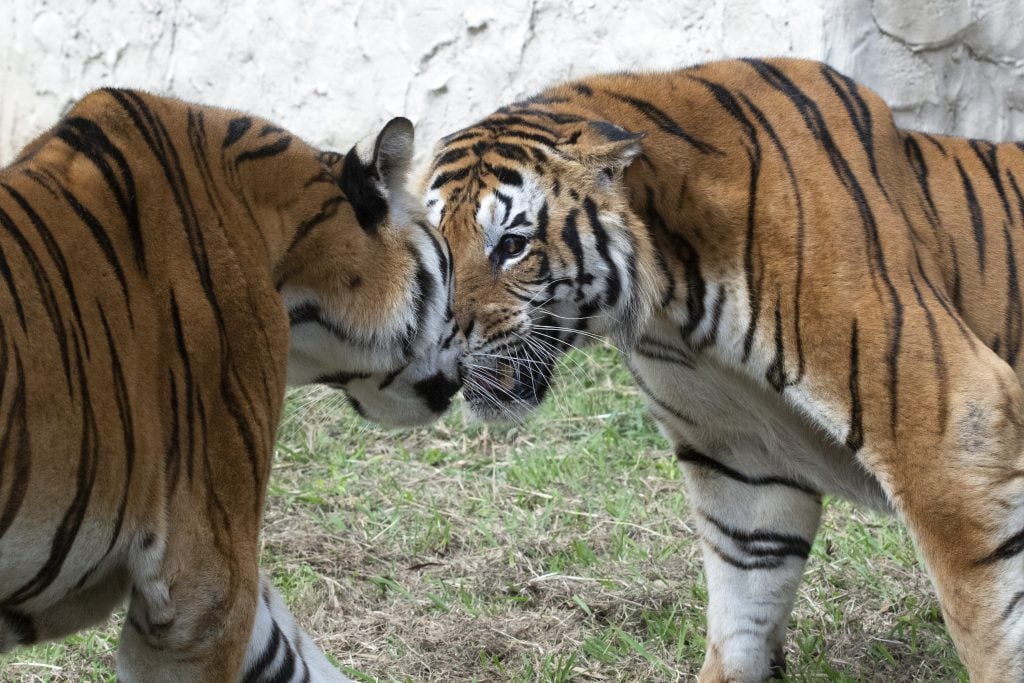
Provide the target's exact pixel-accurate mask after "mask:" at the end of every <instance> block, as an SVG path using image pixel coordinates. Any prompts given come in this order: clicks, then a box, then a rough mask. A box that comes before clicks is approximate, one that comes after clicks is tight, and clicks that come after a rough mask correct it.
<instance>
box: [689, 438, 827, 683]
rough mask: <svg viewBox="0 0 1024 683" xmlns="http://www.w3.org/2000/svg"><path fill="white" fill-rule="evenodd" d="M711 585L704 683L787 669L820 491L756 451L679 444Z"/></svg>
mask: <svg viewBox="0 0 1024 683" xmlns="http://www.w3.org/2000/svg"><path fill="white" fill-rule="evenodd" d="M677 453H678V456H679V459H680V461H681V462H682V463H683V466H684V473H685V478H686V482H687V489H688V492H689V498H690V503H691V507H692V508H693V513H694V517H695V519H696V522H697V529H698V531H699V534H700V538H701V547H702V550H703V555H704V568H705V573H706V575H707V584H708V612H707V613H708V624H707V629H708V630H707V653H706V657H705V661H704V666H703V668H702V669H701V672H700V676H699V678H698V680H699V681H700V683H725V682H726V681H729V682H730V683H740V682H744V683H746V682H758V681H763V680H765V679H767V678H771V677H778V676H780V675H781V674H782V673H783V672H784V671H785V659H784V656H783V647H784V644H785V639H786V626H787V624H788V621H789V615H790V612H791V611H792V608H793V601H794V598H795V596H796V590H797V586H798V585H799V583H800V579H801V576H802V574H803V569H804V564H805V563H806V560H807V556H808V554H809V553H810V549H811V545H812V543H813V542H814V537H815V535H816V534H817V530H818V522H819V520H820V518H821V498H820V496H819V495H818V494H817V492H816V491H814V490H812V489H811V488H810V487H808V486H805V485H804V484H802V483H801V482H798V481H795V480H789V479H787V478H785V477H779V476H775V475H774V474H772V473H769V472H767V471H762V470H761V469H759V468H763V467H764V464H762V463H763V462H764V461H763V459H762V458H760V457H758V455H759V454H757V453H741V452H738V451H736V450H735V449H729V450H723V451H722V452H715V453H714V454H713V455H706V454H704V453H700V452H697V451H694V450H691V449H688V448H685V447H681V448H679V449H678V450H677Z"/></svg>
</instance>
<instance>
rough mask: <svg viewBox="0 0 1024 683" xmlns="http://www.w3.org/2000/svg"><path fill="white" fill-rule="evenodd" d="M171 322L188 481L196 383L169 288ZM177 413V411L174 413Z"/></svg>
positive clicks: (192, 459) (193, 445)
mask: <svg viewBox="0 0 1024 683" xmlns="http://www.w3.org/2000/svg"><path fill="white" fill-rule="evenodd" d="M170 309H171V324H172V326H173V328H174V342H175V349H176V350H177V352H178V362H179V363H181V369H182V374H183V375H184V377H183V379H184V386H183V387H182V390H183V391H184V393H185V425H186V427H187V429H188V432H187V441H186V444H185V453H186V454H188V463H187V468H188V470H187V471H188V478H189V481H192V479H193V478H194V476H195V469H194V468H195V453H196V449H197V444H196V422H197V421H196V405H197V403H196V400H197V396H196V383H195V378H194V377H193V374H192V361H191V355H190V354H189V352H188V345H187V344H186V342H185V330H184V326H183V325H182V321H181V309H180V308H179V307H178V299H177V296H176V295H175V293H174V290H173V289H171V296H170ZM176 414H177V413H176Z"/></svg>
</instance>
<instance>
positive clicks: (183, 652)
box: [117, 529, 259, 683]
mask: <svg viewBox="0 0 1024 683" xmlns="http://www.w3.org/2000/svg"><path fill="white" fill-rule="evenodd" d="M208 531H209V530H208V529H203V530H199V529H192V530H191V532H187V533H180V534H174V535H172V541H171V542H170V543H168V546H167V554H166V556H165V557H164V558H162V560H161V562H160V564H159V571H158V572H154V573H153V574H151V575H150V576H144V575H143V573H144V572H145V565H144V564H142V563H139V564H140V566H141V567H142V569H141V571H138V572H137V575H136V576H135V577H133V583H134V587H133V591H132V598H131V601H130V602H129V605H128V614H127V618H126V619H125V625H124V627H123V629H122V631H121V641H120V644H119V646H118V652H117V676H118V680H120V681H125V682H126V683H127V682H132V681H138V682H140V683H141V682H145V683H151V682H153V683H162V682H166V683H171V682H172V681H190V682H196V683H198V682H203V683H205V682H207V681H208V682H210V683H214V682H223V681H233V680H236V679H237V678H238V676H239V672H240V671H241V668H242V663H243V658H244V655H245V652H246V649H247V646H248V643H249V640H250V635H251V632H252V624H253V621H254V616H255V614H256V610H257V599H258V594H259V583H258V570H257V561H256V542H255V535H253V536H252V539H251V543H248V542H247V543H245V547H244V548H243V547H242V545H241V544H239V545H238V546H236V547H235V548H231V549H228V548H227V547H226V546H225V545H223V544H217V543H214V542H212V539H211V538H210V537H209V536H208V534H207V533H204V532H208ZM250 546H251V547H250Z"/></svg>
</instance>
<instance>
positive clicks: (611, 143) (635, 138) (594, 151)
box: [556, 121, 645, 171]
mask: <svg viewBox="0 0 1024 683" xmlns="http://www.w3.org/2000/svg"><path fill="white" fill-rule="evenodd" d="M644 135H645V133H634V132H632V131H628V130H626V129H625V128H623V127H621V126H617V125H615V124H614V123H609V122H608V121H587V122H585V123H584V124H582V126H581V127H579V128H576V129H575V130H573V131H571V132H569V133H568V134H567V135H565V136H563V137H562V139H561V140H559V141H558V143H557V144H556V146H557V147H558V149H559V151H561V152H562V153H563V154H565V155H567V156H569V157H571V158H573V159H575V160H577V161H579V162H581V163H583V164H584V165H586V166H590V167H594V168H601V169H607V168H611V169H614V170H616V171H621V170H622V169H624V168H626V167H627V166H629V165H630V164H631V163H633V160H634V159H636V158H637V157H638V156H640V154H641V153H642V152H643V146H642V145H641V144H640V141H641V140H643V139H644Z"/></svg>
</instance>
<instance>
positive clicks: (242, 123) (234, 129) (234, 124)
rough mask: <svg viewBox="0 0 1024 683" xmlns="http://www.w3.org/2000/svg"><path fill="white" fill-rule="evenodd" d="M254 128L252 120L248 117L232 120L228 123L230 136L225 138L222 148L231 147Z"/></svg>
mask: <svg viewBox="0 0 1024 683" xmlns="http://www.w3.org/2000/svg"><path fill="white" fill-rule="evenodd" d="M251 127H252V119H251V118H249V117H248V116H239V117H238V118H234V119H231V121H230V122H229V123H228V134H227V135H225V136H224V142H223V144H221V148H226V147H230V146H231V145H233V144H235V143H236V142H238V141H239V140H241V139H242V136H243V135H245V133H246V131H247V130H249V129H250V128H251Z"/></svg>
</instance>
